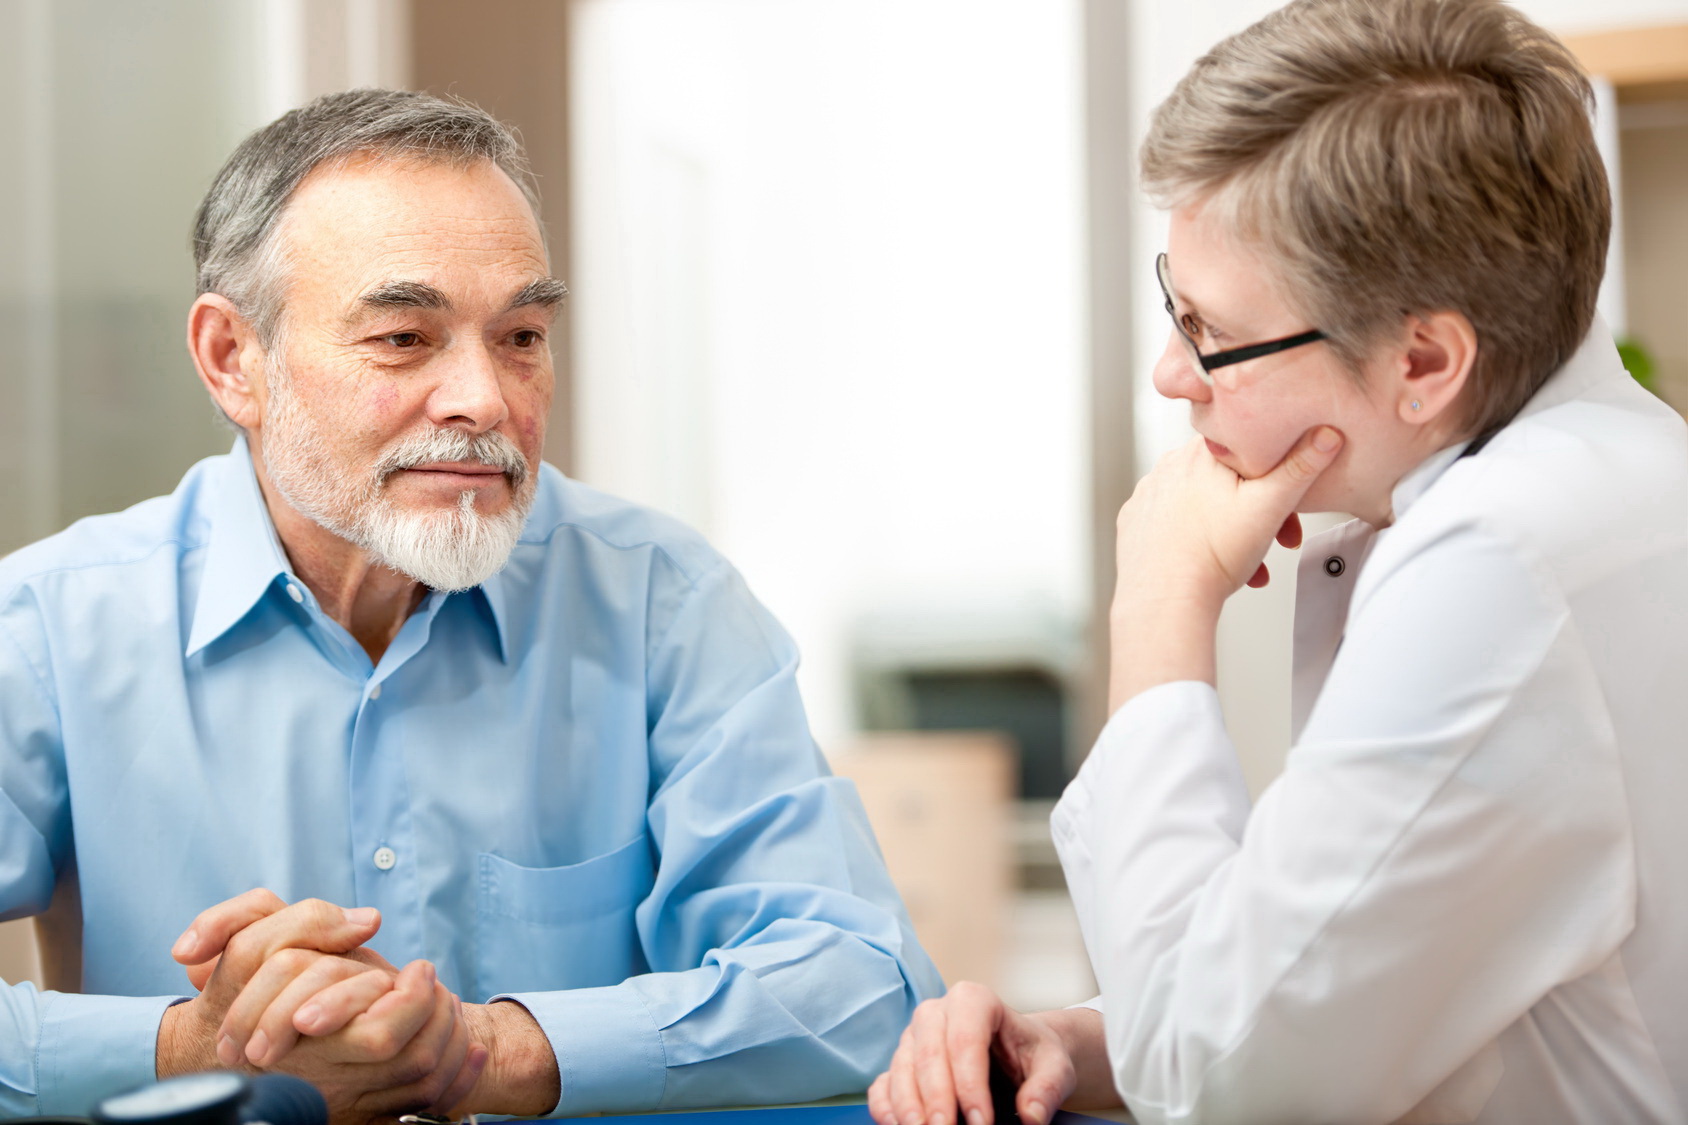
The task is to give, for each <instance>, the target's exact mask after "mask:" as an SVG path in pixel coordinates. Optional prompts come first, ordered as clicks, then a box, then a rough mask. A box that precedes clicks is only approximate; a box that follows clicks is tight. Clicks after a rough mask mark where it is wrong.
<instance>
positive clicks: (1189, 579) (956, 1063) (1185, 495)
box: [868, 426, 1343, 1125]
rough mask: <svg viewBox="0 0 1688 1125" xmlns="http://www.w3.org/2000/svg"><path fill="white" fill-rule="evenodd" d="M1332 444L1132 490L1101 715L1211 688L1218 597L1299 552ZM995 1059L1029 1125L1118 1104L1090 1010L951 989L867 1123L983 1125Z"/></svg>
mask: <svg viewBox="0 0 1688 1125" xmlns="http://www.w3.org/2000/svg"><path fill="white" fill-rule="evenodd" d="M1342 443H1343V439H1342V435H1341V434H1340V433H1339V432H1338V431H1336V430H1335V429H1332V428H1331V427H1329V426H1317V427H1314V428H1313V429H1311V430H1309V431H1308V432H1307V433H1305V434H1303V435H1302V436H1301V438H1300V439H1299V440H1298V441H1297V442H1296V443H1295V445H1294V446H1293V447H1292V448H1291V449H1290V451H1289V452H1288V453H1287V454H1285V456H1284V457H1283V459H1282V460H1281V461H1279V462H1278V464H1277V465H1276V466H1274V467H1273V468H1272V469H1271V470H1270V471H1268V472H1266V473H1264V474H1262V475H1260V476H1258V477H1254V478H1245V477H1242V476H1239V475H1238V474H1237V473H1236V472H1235V471H1233V470H1232V469H1230V468H1229V467H1227V466H1226V465H1225V464H1223V463H1222V462H1220V461H1219V460H1218V459H1216V458H1215V457H1214V456H1213V454H1212V452H1211V451H1209V449H1208V448H1207V443H1206V442H1205V441H1204V440H1203V439H1201V438H1196V439H1195V440H1193V441H1191V442H1190V443H1189V444H1187V445H1185V446H1184V447H1182V448H1180V449H1177V450H1174V451H1173V452H1171V453H1169V454H1167V455H1166V456H1165V457H1163V458H1162V459H1161V461H1160V463H1159V464H1157V465H1156V466H1155V468H1154V471H1153V472H1151V473H1149V475H1148V476H1146V477H1144V478H1143V479H1142V480H1141V481H1140V482H1138V485H1137V488H1136V489H1135V490H1134V491H1133V492H1132V494H1131V499H1130V500H1129V501H1127V502H1126V504H1125V507H1123V508H1121V509H1120V514H1119V539H1118V546H1117V551H1118V570H1119V578H1118V582H1117V584H1116V586H1115V589H1114V601H1113V608H1112V611H1111V617H1112V621H1111V625H1112V629H1111V632H1112V638H1113V651H1112V655H1111V660H1110V676H1109V690H1108V696H1109V708H1108V709H1109V711H1110V712H1111V711H1115V710H1118V709H1119V708H1120V706H1122V705H1123V704H1124V703H1125V702H1126V701H1127V700H1129V699H1131V698H1132V697H1133V696H1135V695H1137V694H1138V693H1139V692H1142V691H1145V690H1147V689H1148V688H1151V687H1154V686H1156V685H1157V684H1162V683H1171V682H1173V681H1177V680H1205V681H1207V682H1209V683H1212V682H1213V680H1214V634H1215V631H1216V630H1217V628H1218V624H1219V611H1220V609H1221V608H1222V607H1223V606H1224V604H1225V599H1226V598H1228V597H1230V596H1231V595H1232V594H1234V593H1236V592H1237V591H1238V590H1239V589H1241V588H1242V587H1243V586H1255V587H1258V586H1264V585H1266V583H1267V581H1268V580H1269V579H1270V575H1269V574H1268V573H1267V571H1266V566H1265V563H1264V561H1263V560H1264V559H1265V557H1266V551H1267V548H1269V547H1270V546H1271V545H1272V542H1273V541H1274V540H1276V541H1277V542H1278V543H1280V544H1282V545H1283V546H1285V547H1298V546H1300V545H1301V521H1300V518H1299V517H1298V516H1297V515H1296V507H1297V505H1298V504H1299V503H1300V502H1301V499H1302V497H1303V496H1304V495H1306V492H1307V490H1308V488H1309V487H1311V485H1312V483H1313V482H1314V481H1315V480H1316V479H1318V477H1319V475H1320V474H1321V473H1323V472H1324V471H1325V470H1326V469H1328V468H1329V467H1330V465H1331V463H1332V462H1334V461H1335V460H1336V458H1337V455H1338V454H1339V453H1340V452H1341V450H1342ZM993 1058H994V1059H995V1060H996V1062H997V1064H998V1065H999V1066H1000V1067H1001V1068H1002V1070H1003V1071H1005V1072H1006V1074H1007V1075H1008V1077H1009V1079H1010V1080H1011V1081H1012V1082H1013V1084H1014V1086H1015V1088H1016V1091H1017V1092H1016V1095H1015V1109H1016V1110H1017V1111H1018V1112H1019V1114H1020V1117H1021V1118H1022V1119H1023V1120H1024V1121H1025V1122H1026V1125H1047V1123H1048V1122H1049V1120H1050V1118H1051V1117H1052V1116H1053V1115H1054V1112H1055V1110H1056V1109H1057V1108H1059V1107H1061V1106H1064V1105H1066V1106H1072V1107H1075V1108H1082V1107H1089V1108H1100V1107H1104V1106H1117V1105H1119V1104H1120V1102H1119V1095H1118V1093H1117V1092H1116V1091H1115V1089H1114V1084H1113V1077H1112V1072H1111V1070H1110V1068H1109V1065H1108V1058H1107V1041H1106V1035H1105V1032H1104V1029H1103V1025H1102V1015H1101V1013H1100V1012H1097V1011H1095V1010H1093V1009H1090V1008H1068V1009H1063V1010H1058V1011H1051V1012H1039V1013H1034V1014H1022V1013H1020V1012H1016V1011H1014V1010H1013V1009H1012V1008H1009V1007H1008V1006H1007V1005H1005V1004H1004V1003H1003V1002H1002V1001H1001V999H1000V998H998V997H997V996H996V994H995V993H993V992H991V991H990V989H988V988H985V987H984V986H983V985H978V984H972V983H969V982H962V983H960V984H957V985H956V986H955V987H954V988H952V989H951V990H950V992H949V994H948V995H947V996H945V997H943V998H942V999H939V1000H928V1001H926V1002H925V1003H924V1004H922V1005H920V1007H919V1008H917V1009H915V1013H914V1019H913V1020H912V1021H911V1022H910V1024H909V1026H908V1029H907V1030H906V1031H904V1032H903V1037H902V1040H901V1042H900V1043H899V1044H898V1046H897V1052H896V1055H895V1056H894V1057H893V1058H892V1060H891V1066H890V1068H889V1069H888V1070H887V1071H886V1072H885V1073H884V1074H882V1075H880V1076H879V1077H878V1078H877V1079H876V1080H875V1081H874V1083H873V1086H872V1087H871V1088H870V1089H869V1090H868V1109H869V1110H870V1111H871V1112H872V1114H873V1118H874V1120H875V1121H876V1122H878V1125H994V1120H995V1113H994V1112H993V1109H992V1103H991V1091H990V1067H991V1062H992V1059H993Z"/></svg>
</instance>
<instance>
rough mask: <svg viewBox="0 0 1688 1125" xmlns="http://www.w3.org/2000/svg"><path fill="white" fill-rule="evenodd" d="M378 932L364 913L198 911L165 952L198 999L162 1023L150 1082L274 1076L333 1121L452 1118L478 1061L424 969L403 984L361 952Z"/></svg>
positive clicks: (403, 974)
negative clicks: (224, 1072) (216, 1072)
mask: <svg viewBox="0 0 1688 1125" xmlns="http://www.w3.org/2000/svg"><path fill="white" fill-rule="evenodd" d="M379 926H380V917H379V915H378V913H377V912H376V911H374V910H367V909H366V910H343V909H342V908H340V907H337V906H334V905H333V904H331V903H326V902H322V901H320V900H315V899H310V900H305V901H303V902H299V903H295V904H293V905H292V906H288V905H286V904H285V903H283V902H282V901H281V900H280V899H279V898H277V897H276V896H275V895H273V894H271V893H270V892H268V891H263V890H256V891H250V892H248V893H247V894H244V895H241V896H239V897H237V898H234V899H230V900H229V901H228V902H225V903H221V904H219V905H217V906H214V907H212V908H211V909H210V910H207V911H205V912H204V913H203V914H201V915H200V916H199V917H198V918H196V919H195V920H194V922H193V924H192V925H191V926H190V927H189V928H188V930H187V931H186V932H185V933H184V934H183V935H182V937H181V938H180V939H178V940H177V943H176V945H175V947H174V948H173V949H172V954H173V955H174V956H175V957H176V959H177V960H179V961H182V962H184V963H185V964H187V965H188V966H189V977H190V979H191V980H192V981H193V983H194V984H195V986H196V987H198V988H199V989H200V994H199V996H198V997H196V998H194V999H193V1000H191V1001H189V1002H188V1003H187V1004H183V1005H179V1006H177V1007H175V1008H171V1009H170V1010H169V1011H168V1012H167V1013H166V1017H165V1018H166V1022H165V1025H164V1026H162V1027H161V1029H160V1036H159V1060H158V1073H159V1075H160V1077H164V1076H167V1075H169V1074H174V1073H182V1072H185V1071H188V1070H194V1069H203V1068H206V1067H213V1066H217V1065H223V1066H237V1065H240V1064H243V1063H244V1064H248V1065H251V1066H262V1067H276V1068H278V1069H282V1070H286V1071H289V1072H291V1073H295V1074H298V1075H300V1076H301V1077H303V1078H305V1079H307V1080H309V1081H310V1082H312V1083H313V1084H315V1085H316V1086H317V1087H318V1088H319V1089H321V1090H322V1091H323V1093H324V1095H325V1096H326V1097H327V1098H328V1100H329V1105H330V1109H331V1113H332V1114H333V1117H334V1119H335V1120H336V1121H351V1120H358V1121H361V1120H367V1119H369V1118H370V1117H372V1116H381V1115H387V1114H391V1113H395V1112H400V1111H404V1110H411V1109H432V1110H445V1109H449V1108H451V1107H453V1106H455V1105H456V1103H458V1102H460V1101H461V1100H462V1099H463V1097H464V1096H465V1095H466V1094H467V1093H468V1091H469V1090H470V1089H471V1088H472V1087H473V1086H474V1084H475V1081H476V1079H477V1078H478V1077H479V1074H480V1071H481V1068H482V1067H484V1065H485V1063H486V1059H487V1052H486V1050H485V1048H484V1047H481V1046H480V1045H479V1044H476V1043H474V1042H473V1041H472V1039H471V1036H470V1035H469V1032H468V1026H467V1024H466V1023H465V1021H464V1019H463V1013H462V1004H461V1002H460V1001H459V1000H458V999H457V997H456V996H454V995H452V994H451V992H450V991H448V990H447V989H446V988H444V986H442V985H440V984H439V983H438V981H437V980H436V978H435V973H434V968H433V966H432V965H431V964H429V963H428V962H426V961H415V962H412V963H411V964H410V965H407V966H406V967H405V968H404V969H403V970H402V971H400V970H397V969H395V968H394V967H393V966H392V965H391V964H389V963H388V962H387V961H386V960H385V959H384V958H382V957H380V955H379V954H376V953H374V952H373V951H372V950H369V949H367V948H362V947H361V946H362V942H364V941H367V940H368V939H369V938H370V937H371V936H373V935H374V933H375V931H376V929H378V928H379ZM301 1035H303V1036H305V1037H306V1038H304V1039H303V1040H301V1038H300V1036H301Z"/></svg>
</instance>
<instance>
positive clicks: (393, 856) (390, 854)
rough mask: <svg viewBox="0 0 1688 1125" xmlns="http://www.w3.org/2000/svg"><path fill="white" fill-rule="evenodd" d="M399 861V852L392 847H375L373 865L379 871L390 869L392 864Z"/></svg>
mask: <svg viewBox="0 0 1688 1125" xmlns="http://www.w3.org/2000/svg"><path fill="white" fill-rule="evenodd" d="M398 861H399V853H397V852H395V851H394V850H393V849H392V848H387V847H381V848H376V849H375V867H376V869H377V870H380V871H391V870H392V869H393V864H395V863H397V862H398Z"/></svg>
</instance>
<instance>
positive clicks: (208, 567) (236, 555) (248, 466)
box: [183, 435, 510, 663]
mask: <svg viewBox="0 0 1688 1125" xmlns="http://www.w3.org/2000/svg"><path fill="white" fill-rule="evenodd" d="M210 514H211V541H210V544H209V546H208V548H207V550H206V557H205V570H204V571H203V572H202V573H201V575H200V581H199V597H198V600H197V601H195V603H194V610H193V629H192V630H191V631H190V632H189V634H188V644H187V649H186V651H185V652H184V654H183V655H185V656H192V655H193V654H194V653H196V652H198V651H199V650H200V649H202V648H204V647H205V646H206V645H208V644H210V643H211V642H212V641H214V640H216V639H217V638H218V637H221V636H222V635H223V634H224V633H226V632H228V631H229V630H230V629H232V628H233V627H234V626H235V625H236V624H238V623H239V622H240V620H241V619H242V618H244V617H245V616H246V615H247V614H248V613H249V612H251V610H252V607H253V606H255V605H257V604H258V600H259V599H260V598H262V597H263V596H264V593H265V592H266V591H267V590H269V588H270V587H271V586H272V585H274V583H275V581H276V579H277V578H280V577H284V576H287V577H291V576H292V574H293V568H292V567H291V566H290V565H289V564H288V562H287V554H286V552H284V551H283V550H282V547H281V538H280V537H279V536H278V535H277V534H276V530H275V521H273V520H272V519H271V518H270V510H269V506H268V505H267V504H265V503H264V494H263V491H262V490H261V489H260V488H259V487H258V474H257V471H256V470H255V469H254V468H253V465H252V453H251V450H249V449H248V448H247V446H246V438H245V436H244V435H242V436H240V437H237V438H235V442H234V448H233V449H231V450H230V451H229V456H228V458H227V459H226V460H225V461H224V462H223V463H222V465H221V466H220V469H219V472H218V474H217V477H216V480H215V482H214V485H213V488H212V497H211V513H210ZM502 579H503V571H500V572H499V573H498V574H495V575H493V576H492V577H491V578H489V579H487V580H486V582H484V583H482V584H481V585H480V586H478V587H476V589H477V590H479V592H480V598H479V599H475V600H479V602H480V603H481V604H482V605H484V606H485V607H486V614H487V618H488V620H489V621H490V623H491V625H492V632H493V636H494V637H495V638H496V639H497V641H498V655H499V658H500V659H501V660H503V661H504V662H505V663H509V660H510V651H509V646H508V643H507V641H506V639H505V633H506V630H505V627H504V620H505V614H506V613H507V612H508V610H507V605H508V594H507V592H506V591H505V590H504V585H503V581H502ZM294 580H295V581H297V579H294ZM474 592H475V591H473V590H471V591H469V593H470V594H471V595H472V594H474ZM429 596H430V597H438V592H437V591H433V592H430V595H429Z"/></svg>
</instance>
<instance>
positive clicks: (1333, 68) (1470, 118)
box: [1142, 0, 1611, 434]
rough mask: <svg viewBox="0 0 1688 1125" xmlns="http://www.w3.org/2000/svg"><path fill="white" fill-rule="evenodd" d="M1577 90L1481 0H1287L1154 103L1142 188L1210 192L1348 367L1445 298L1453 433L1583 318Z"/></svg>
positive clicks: (1584, 247) (1550, 360)
mask: <svg viewBox="0 0 1688 1125" xmlns="http://www.w3.org/2000/svg"><path fill="white" fill-rule="evenodd" d="M1592 106H1593V94H1592V91H1591V89H1590V87H1589V83H1588V80H1587V78H1586V77H1584V75H1583V73H1582V71H1581V69H1580V68H1579V67H1578V65H1577V62H1576V60H1575V59H1574V58H1573V57H1572V55H1571V53H1570V51H1569V50H1567V49H1566V47H1565V46H1564V44H1562V43H1560V42H1559V40H1557V39H1555V38H1554V37H1553V36H1552V35H1551V34H1549V33H1548V32H1546V31H1544V30H1542V29H1541V28H1539V27H1537V26H1536V25H1535V24H1533V23H1531V22H1530V21H1529V20H1528V19H1526V18H1524V16H1522V15H1520V14H1519V13H1518V12H1517V11H1515V10H1514V9H1512V8H1511V7H1509V6H1508V5H1507V4H1505V3H1502V2H1501V0H1295V2H1293V3H1291V4H1288V5H1286V6H1285V7H1283V8H1281V9H1279V10H1278V11H1276V12H1273V13H1272V14H1271V15H1269V16H1267V17H1266V18H1265V19H1263V20H1261V21H1260V22H1259V23H1256V24H1255V25H1254V26H1252V27H1250V28H1248V29H1247V30H1246V31H1242V32H1240V33H1238V34H1236V35H1233V36H1231V37H1230V38H1229V39H1226V40H1224V41H1223V42H1221V43H1220V44H1219V45H1218V46H1216V47H1214V48H1213V50H1211V51H1209V52H1208V53H1207V54H1206V55H1205V56H1203V57H1202V58H1201V59H1199V60H1198V61H1197V62H1196V64H1195V65H1194V66H1193V67H1192V68H1191V69H1190V72H1189V73H1188V74H1186V75H1185V76H1184V78H1183V80H1182V81H1180V82H1179V83H1178V86H1177V88H1176V89H1175V90H1173V92H1172V95H1171V96H1170V97H1168V98H1167V99H1166V101H1165V102H1163V103H1161V105H1160V106H1159V108H1158V109H1156V111H1155V114H1154V118H1153V121H1152V122H1151V124H1150V128H1149V134H1148V137H1147V139H1146V140H1145V141H1144V143H1143V151H1142V176H1143V185H1144V188H1145V189H1146V190H1147V191H1148V193H1149V195H1150V197H1151V198H1152V199H1154V201H1155V202H1156V203H1157V204H1159V205H1160V206H1163V207H1168V208H1179V207H1184V206H1189V205H1191V204H1196V203H1201V204H1203V205H1204V206H1206V205H1217V206H1219V207H1221V208H1222V209H1223V210H1222V214H1223V216H1224V218H1225V219H1226V221H1227V222H1228V223H1229V224H1230V225H1231V228H1232V229H1233V231H1235V233H1237V234H1238V235H1239V236H1241V237H1243V238H1244V239H1247V240H1249V241H1250V242H1253V243H1255V244H1257V245H1258V246H1260V247H1261V248H1262V249H1263V250H1265V251H1266V253H1267V257H1268V260H1270V261H1272V262H1273V263H1274V264H1276V265H1277V266H1278V267H1279V269H1280V270H1281V276H1280V277H1279V278H1278V280H1279V281H1281V283H1282V288H1283V291H1284V293H1285V295H1286V297H1287V298H1288V299H1289V300H1290V301H1291V302H1292V304H1293V305H1295V306H1296V308H1297V311H1298V312H1299V313H1301V314H1302V315H1305V316H1306V317H1307V318H1308V320H1309V321H1310V322H1311V323H1312V324H1314V325H1316V326H1317V327H1319V328H1320V329H1322V330H1323V331H1324V332H1325V333H1326V334H1327V336H1328V337H1329V338H1330V342H1331V346H1332V347H1333V348H1334V349H1335V351H1336V353H1337V355H1338V356H1339V357H1340V358H1341V359H1342V360H1343V361H1344V362H1345V363H1346V364H1347V365H1348V366H1349V367H1350V368H1351V369H1353V370H1355V371H1356V372H1358V371H1359V370H1360V369H1361V366H1362V364H1363V362H1364V360H1365V358H1366V357H1367V356H1368V355H1369V354H1371V352H1372V350H1373V349H1374V348H1375V347H1376V346H1377V345H1378V344H1379V343H1380V342H1382V341H1384V340H1386V339H1389V338H1392V337H1394V336H1395V334H1396V333H1397V332H1398V330H1399V326H1400V324H1401V317H1402V314H1403V313H1428V312H1434V311H1438V310H1444V309H1451V310H1456V311H1458V312H1461V313H1463V314H1464V315H1465V316H1466V317H1467V318H1469V319H1470V321H1471V323H1472V325H1473V326H1474V327H1475V329H1476V332H1477V339H1478V354H1477V360H1476V364H1475V366H1474V368H1473V370H1472V373H1471V377H1470V379H1469V380H1468V383H1467V387H1466V390H1465V392H1464V394H1463V401H1462V404H1461V409H1462V414H1461V420H1462V422H1463V423H1464V425H1465V427H1466V431H1465V432H1467V433H1471V434H1475V433H1480V432H1483V431H1486V430H1491V429H1494V428H1497V427H1499V426H1501V425H1504V424H1505V423H1506V422H1507V421H1509V420H1510V419H1511V418H1512V416H1513V415H1514V414H1516V413H1517V412H1518V410H1519V408H1520V407H1522V406H1523V405H1524V403H1525V401H1526V400H1528V399H1529V397H1530V396H1531V395H1532V394H1534V393H1535V392H1536V390H1537V389H1538V388H1540V386H1541V385H1542V383H1543V382H1545V381H1546V379H1547V377H1548V376H1549V375H1551V374H1552V373H1553V371H1554V370H1555V369H1556V368H1558V367H1559V366H1560V365H1561V364H1563V363H1564V362H1565V360H1566V359H1568V358H1569V357H1570V355H1571V353H1572V352H1573V351H1574V350H1575V349H1576V347H1577V345H1578V344H1580V343H1581V342H1582V339H1583V336H1584V335H1585V334H1586V333H1587V331H1588V328H1589V324H1590V322H1591V321H1592V319H1593V316H1594V303H1595V297H1596V296H1597V294H1598V292H1599V289H1600V279H1601V276H1602V274H1603V273H1604V271H1605V264H1606V242H1607V239H1608V237H1609V234H1610V230H1611V197H1610V194H1609V192H1608V189H1607V185H1606V171H1605V166H1604V164H1603V163H1602V162H1601V159H1600V154H1599V151H1598V150H1597V148H1596V147H1595V143H1594V135H1593V129H1592V126H1591V123H1590V111H1591V109H1592ZM1174 268H1176V265H1175V267H1174Z"/></svg>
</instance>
